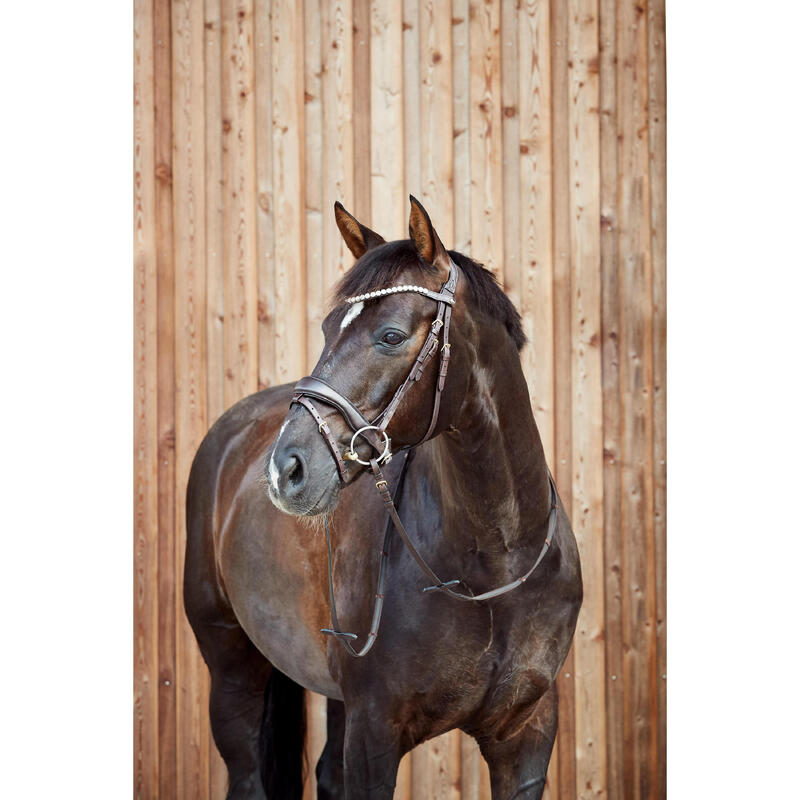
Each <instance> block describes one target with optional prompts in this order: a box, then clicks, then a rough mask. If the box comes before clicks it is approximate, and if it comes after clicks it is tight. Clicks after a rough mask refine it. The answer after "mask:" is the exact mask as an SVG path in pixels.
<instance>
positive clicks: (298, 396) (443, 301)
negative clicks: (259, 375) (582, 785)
mask: <svg viewBox="0 0 800 800" xmlns="http://www.w3.org/2000/svg"><path fill="white" fill-rule="evenodd" d="M458 277H459V270H458V267H457V266H456V265H455V263H454V262H453V260H452V259H451V260H450V273H449V276H448V278H447V281H445V283H444V284H443V285H442V288H441V290H440V291H439V292H434V291H431V290H430V289H426V288H425V287H423V286H410V285H402V286H392V287H389V288H386V289H379V290H377V291H374V292H367V293H366V294H360V295H357V296H356V297H349V298H348V299H347V302H348V303H349V304H351V305H352V304H353V303H359V302H365V301H368V300H374V299H377V298H380V297H385V296H387V295H390V294H398V293H401V292H414V293H417V294H421V295H423V296H425V297H428V298H430V299H431V300H434V301H435V302H436V317H435V318H434V320H433V322H432V323H431V328H430V331H429V332H428V335H427V337H426V339H425V342H424V344H423V345H422V348H421V349H420V351H419V354H418V355H417V358H416V359H415V361H414V364H413V365H412V367H411V371H410V372H409V373H408V375H407V376H406V379H405V380H404V381H403V382H402V383H401V384H400V386H399V387H398V389H397V391H396V392H395V393H394V396H393V397H392V399H391V400H390V401H389V404H388V405H387V406H386V408H384V409H383V411H381V413H380V414H378V415H377V417H375V419H374V420H372V422H369V421H368V420H367V419H366V417H364V415H363V414H362V413H361V412H360V411H359V410H358V409H357V408H356V407H355V405H354V404H353V403H352V402H351V401H350V400H349V399H348V398H347V397H345V396H344V395H343V394H341V392H339V391H337V390H336V389H334V387H333V386H331V385H330V384H329V383H328V382H327V381H324V380H323V379H322V378H317V377H314V376H313V375H311V376H308V377H305V378H301V379H300V380H299V381H298V382H297V384H296V385H295V391H294V395H293V396H292V400H291V403H290V405H292V404H295V403H297V404H298V405H301V406H302V407H303V408H305V409H306V410H307V411H308V412H309V414H311V416H312V417H313V419H314V422H316V423H317V427H318V429H319V432H320V433H321V434H322V436H323V438H324V440H325V442H326V444H327V445H328V448H329V449H330V451H331V454H332V455H333V458H334V461H335V462H336V467H337V469H338V471H339V477H340V478H341V480H342V483H349V481H350V480H352V477H353V476H352V475H351V474H350V473H349V472H348V469H347V465H346V464H345V461H348V462H351V463H352V462H356V463H358V464H363V465H365V466H369V467H370V469H371V470H372V473H373V475H374V477H375V488H376V489H377V490H378V492H379V494H380V495H381V498H382V499H383V502H384V505H385V506H386V510H387V511H388V513H389V521H388V522H387V525H386V533H385V534H384V539H383V546H382V548H381V561H380V567H379V571H378V588H377V591H376V593H375V603H374V607H373V612H372V623H371V625H370V632H369V635H368V636H367V641H366V643H365V645H364V647H363V648H362V649H361V650H360V651H358V650H356V649H355V648H354V647H353V646H352V645H351V644H350V641H349V640H350V639H357V638H358V636H357V635H356V634H355V633H346V632H345V631H343V630H341V628H340V626H339V619H338V615H337V613H336V600H335V598H334V594H333V552H332V548H331V535H330V528H329V525H328V516H327V514H325V515H324V522H325V538H326V540H327V545H328V589H329V594H330V607H331V623H332V624H333V627H332V628H323V629H322V633H325V634H329V635H331V636H335V637H336V638H337V639H338V640H339V641H340V642H341V643H342V645H343V646H344V647H345V649H346V650H347V651H348V652H349V653H350V654H351V655H352V656H355V657H356V658H360V657H362V656H365V655H366V654H367V653H368V652H369V651H370V649H371V648H372V645H373V644H374V643H375V639H376V638H377V636H378V629H379V627H380V621H381V613H382V611H383V599H384V586H385V581H386V564H387V561H388V558H389V541H390V537H391V532H392V529H393V526H394V528H396V529H397V532H398V533H399V534H400V538H401V539H402V540H403V543H404V544H405V546H406V547H407V548H408V551H409V552H410V553H411V555H412V557H413V558H414V560H415V561H416V562H417V564H419V566H420V568H421V569H422V570H423V572H425V573H426V574H427V575H428V577H429V578H430V579H431V580H433V585H431V586H428V587H426V588H424V589H423V592H431V591H443V592H445V593H446V594H448V595H450V596H451V597H453V598H455V599H457V600H470V601H479V600H489V599H491V598H493V597H498V596H500V595H502V594H505V593H506V592H510V591H511V590H512V589H516V588H517V587H518V586H521V585H522V584H523V583H524V582H525V581H526V580H527V579H528V578H529V577H530V576H531V575H532V574H533V571H534V570H535V569H536V567H537V566H539V563H540V562H541V560H542V559H543V558H544V556H545V553H546V552H547V550H548V549H549V547H550V544H551V542H552V540H553V534H554V533H555V528H556V516H557V514H556V512H557V510H558V494H557V493H556V488H555V484H554V483H553V478H552V476H551V475H550V473H549V471H548V480H549V485H550V514H549V517H548V525H547V536H546V538H545V541H544V544H543V545H542V549H541V550H540V552H539V555H538V558H537V559H536V561H535V563H534V565H533V566H532V567H531V568H530V569H529V570H528V572H526V573H525V574H524V575H523V576H522V577H521V578H517V579H516V580H514V581H511V582H510V583H507V584H505V585H504V586H500V587H498V588H496V589H492V590H491V591H488V592H484V593H483V594H479V595H469V594H463V593H461V592H456V591H454V590H453V589H452V588H451V587H453V586H455V585H456V584H463V581H461V580H459V579H455V580H450V581H442V580H441V578H439V576H438V575H437V574H436V572H434V570H433V569H432V568H431V567H430V566H429V565H428V563H427V561H425V559H424V558H423V556H422V555H421V553H420V552H419V550H418V549H417V547H416V545H414V543H413V542H412V541H411V539H410V537H409V535H408V533H407V532H406V529H405V527H404V525H403V523H402V521H401V520H400V517H399V515H398V513H397V509H396V507H395V504H394V500H393V499H392V495H391V492H390V491H389V484H388V482H387V481H386V479H385V478H384V477H383V472H382V471H381V465H382V464H386V463H388V462H389V460H390V459H391V458H392V449H391V440H390V439H389V436H388V434H387V432H386V429H387V427H388V425H389V423H390V422H391V420H392V417H393V416H394V414H395V412H396V411H397V408H398V407H399V405H400V402H401V400H402V399H403V396H404V395H405V393H406V392H407V391H408V389H409V388H410V387H411V386H412V385H413V384H415V383H416V382H417V381H419V379H420V378H421V377H422V373H423V371H424V370H425V368H426V367H427V365H428V364H429V363H430V361H432V360H433V358H434V357H435V356H436V353H437V352H438V351H439V334H440V333H441V336H442V347H441V354H442V355H441V359H440V361H439V376H438V379H437V381H436V385H435V389H434V400H433V412H432V414H431V420H430V423H429V425H428V430H427V432H426V433H425V435H424V436H423V437H422V439H420V440H419V441H418V442H417V443H416V444H415V445H411V446H407V447H404V448H402V449H403V450H405V451H406V452H405V453H404V461H403V466H402V468H401V470H400V477H399V480H398V484H397V489H396V492H395V494H396V496H397V497H398V498H399V497H400V495H401V493H402V489H403V484H404V482H405V475H406V469H407V467H408V465H409V463H410V462H411V460H412V459H413V457H414V449H415V448H416V447H418V446H419V445H421V444H422V443H423V442H425V441H427V440H428V439H430V437H431V436H432V435H433V433H434V431H435V430H436V423H437V422H438V419H439V406H440V404H441V396H442V392H443V391H444V386H445V383H446V381H447V367H448V364H449V361H450V314H451V311H452V308H453V305H454V304H455V292H456V285H457V284H458ZM312 398H313V399H314V400H320V401H322V402H323V403H326V404H328V405H331V406H334V407H335V408H336V409H338V411H339V412H340V413H341V415H342V417H343V419H344V420H345V422H346V423H347V424H348V426H349V427H350V429H351V430H352V431H353V435H352V437H351V439H350V447H349V448H348V449H347V450H346V451H345V452H344V453H341V452H340V451H339V444H338V442H337V441H336V439H335V437H334V436H333V433H332V432H331V429H330V426H329V425H328V423H327V422H326V421H325V419H324V418H323V417H322V415H321V414H320V413H319V411H318V410H317V408H316V406H315V405H314V403H313V402H312ZM359 437H361V438H363V439H364V440H365V441H366V442H367V443H368V444H369V445H370V446H371V447H372V449H373V450H374V451H375V452H374V455H373V456H372V457H370V458H369V460H368V461H365V460H363V459H361V458H359V456H358V453H357V452H356V440H357V439H358V438H359Z"/></svg>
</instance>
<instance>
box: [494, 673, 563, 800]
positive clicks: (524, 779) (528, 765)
mask: <svg viewBox="0 0 800 800" xmlns="http://www.w3.org/2000/svg"><path fill="white" fill-rule="evenodd" d="M557 728H558V700H557V695H556V687H555V684H553V685H552V686H550V688H549V689H548V690H547V691H546V692H545V693H544V694H543V695H542V697H541V698H540V699H539V701H538V702H537V703H536V707H535V708H534V711H533V714H531V716H530V718H529V719H528V721H527V722H526V723H525V725H524V726H523V727H522V729H521V730H520V731H519V732H517V733H515V734H514V735H513V736H511V738H509V739H506V740H504V741H497V740H496V739H494V738H492V737H491V736H490V737H485V738H481V739H479V744H480V748H481V752H482V753H483V757H484V758H485V759H486V762H487V763H488V765H489V774H490V777H491V784H492V800H540V798H541V797H542V794H543V793H544V784H545V779H546V778H547V765H548V764H549V763H550V754H551V753H552V751H553V742H554V741H555V738H556V730H557Z"/></svg>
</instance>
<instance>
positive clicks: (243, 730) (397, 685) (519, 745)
mask: <svg viewBox="0 0 800 800" xmlns="http://www.w3.org/2000/svg"><path fill="white" fill-rule="evenodd" d="M334 213H335V217H336V222H337V226H338V228H339V231H340V232H341V234H342V237H343V239H344V242H345V244H346V245H347V247H348V248H349V250H350V251H351V253H352V254H353V256H354V257H355V259H356V261H355V263H354V265H353V266H352V267H351V268H350V270H349V271H347V272H346V273H345V274H344V275H343V277H342V279H341V281H340V282H339V284H338V286H337V287H336V289H335V292H334V297H333V302H332V308H331V310H330V312H329V313H328V315H327V316H326V317H325V320H324V322H323V324H322V328H323V333H324V349H323V351H322V354H321V356H320V358H319V361H318V362H317V364H316V366H315V367H314V370H313V372H312V374H311V375H310V376H309V377H307V378H304V379H302V380H301V381H299V382H298V383H297V384H294V385H284V386H275V387H271V388H268V389H265V390H263V391H260V392H258V393H256V394H253V395H251V396H249V397H246V398H245V399H243V400H241V401H240V402H238V403H237V404H236V405H234V406H233V407H232V408H231V409H229V410H228V411H227V412H226V413H225V414H223V416H222V417H221V418H220V419H219V420H218V421H217V422H216V423H215V424H214V426H213V427H212V428H211V429H210V431H209V432H208V434H207V435H206V437H205V438H204V440H203V442H202V443H201V445H200V447H199V448H198V450H197V453H196V456H195V459H194V461H193V464H192V468H191V473H190V477H189V481H188V486H187V498H186V521H187V541H186V559H185V571H184V576H185V577H184V606H185V610H186V614H187V617H188V619H189V622H190V624H191V626H192V629H193V631H194V633H195V636H196V639H197V643H198V645H199V648H200V651H201V653H202V655H203V658H204V660H205V662H206V664H207V666H208V669H209V672H210V678H211V681H210V698H209V713H210V721H211V729H212V733H213V736H214V740H215V743H216V745H217V748H218V749H219V752H220V754H221V755H222V758H223V759H224V761H225V764H226V766H227V770H228V776H229V782H228V793H227V797H228V798H229V800H234V799H238V798H269V800H276V798H277V799H282V798H300V797H301V795H302V784H303V778H304V770H305V756H304V749H303V748H304V725H305V721H304V691H305V690H312V691H314V692H318V693H320V694H322V695H324V696H325V697H326V698H327V720H328V721H327V741H326V744H325V747H324V750H323V753H322V756H321V757H320V759H319V762H318V764H317V765H316V775H317V779H318V797H319V798H326V799H327V798H346V800H362V799H366V798H370V799H371V800H384V799H385V800H388V799H389V798H391V797H392V796H393V793H394V786H395V782H396V775H397V769H398V765H399V762H400V759H401V758H402V756H403V755H404V754H405V753H406V752H408V751H409V750H411V749H412V748H413V747H415V746H416V745H418V744H419V743H421V742H423V741H425V740H427V739H430V738H432V737H435V736H439V735H440V734H443V733H445V732H447V731H450V730H453V729H460V730H462V731H464V732H466V733H467V734H469V735H470V736H472V737H474V738H475V739H476V740H477V742H478V745H479V747H480V751H481V753H482V755H483V757H484V758H485V759H486V761H487V763H488V766H489V771H490V777H491V791H492V798H493V800H501V799H502V800H510V798H519V799H520V800H521V799H523V798H525V799H526V800H527V799H530V798H540V797H541V796H542V793H543V791H544V784H545V778H546V774H547V766H548V763H549V760H550V755H551V751H552V747H553V741H554V738H555V735H556V729H557V725H558V703H557V695H556V685H555V680H556V676H557V675H558V672H559V670H560V669H561V666H562V664H563V662H564V659H565V658H566V655H567V651H568V649H569V646H570V643H571V640H572V637H573V634H574V631H575V625H576V620H577V616H578V611H579V609H580V606H581V601H582V581H581V569H580V560H579V555H578V548H577V545H576V541H575V537H574V535H573V532H572V528H571V526H570V522H569V519H568V517H567V515H566V513H565V511H564V509H563V506H562V504H561V501H560V499H559V498H558V494H557V491H556V489H555V485H554V483H553V480H552V477H551V475H550V472H549V469H548V467H547V464H546V460H545V454H544V450H543V447H542V442H541V439H540V436H539V432H538V429H537V427H536V423H535V422H534V418H533V413H532V410H531V404H530V399H529V394H528V387H527V384H526V381H525V377H524V375H523V371H522V367H521V363H520V356H519V352H520V350H521V348H522V347H523V346H524V345H525V336H524V333H523V330H522V325H521V320H520V316H519V314H518V312H517V311H516V309H515V308H514V306H513V304H512V303H511V301H510V300H509V299H508V297H507V296H506V295H505V294H504V293H503V291H502V290H501V288H500V286H499V285H498V284H497V282H496V281H495V279H494V277H493V275H492V273H491V272H489V271H488V270H486V269H485V268H484V267H483V266H481V265H480V264H478V263H477V262H475V261H473V260H472V259H471V258H469V257H467V256H465V255H463V254H461V253H458V252H456V251H454V250H453V251H448V250H446V249H445V247H444V245H443V244H442V242H441V240H440V238H439V236H438V234H437V232H436V230H435V229H434V227H433V224H432V223H431V220H430V217H429V215H428V213H427V211H426V210H425V209H424V208H423V207H422V205H421V204H420V203H419V201H417V200H416V199H415V198H414V197H411V210H410V215H409V238H408V239H403V240H398V241H390V242H386V241H385V240H384V239H383V237H381V236H380V235H379V234H377V233H376V232H375V231H373V230H371V229H370V228H368V227H367V226H365V225H363V224H362V223H360V222H359V221H358V220H356V218H355V217H354V216H352V215H351V214H350V213H349V212H347V211H346V210H345V209H344V208H343V207H342V206H341V204H339V203H336V205H335V208H334ZM440 340H443V341H440Z"/></svg>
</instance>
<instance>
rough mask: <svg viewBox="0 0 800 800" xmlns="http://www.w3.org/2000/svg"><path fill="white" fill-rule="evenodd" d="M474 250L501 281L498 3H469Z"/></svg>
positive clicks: (473, 0)
mask: <svg viewBox="0 0 800 800" xmlns="http://www.w3.org/2000/svg"><path fill="white" fill-rule="evenodd" d="M469 54H470V73H469V96H470V102H469V109H470V113H469V127H470V185H471V190H472V191H471V198H470V209H471V228H472V235H471V238H472V247H471V250H472V254H473V255H474V256H475V257H476V258H477V259H478V260H479V261H481V262H482V263H483V264H485V266H486V268H487V269H489V270H491V271H492V272H493V273H494V274H495V275H496V276H497V278H498V280H499V281H500V282H501V284H502V282H503V142H502V138H503V134H502V126H501V122H500V114H501V105H502V95H501V92H500V69H501V62H500V2H499V0H489V1H487V0H470V4H469Z"/></svg>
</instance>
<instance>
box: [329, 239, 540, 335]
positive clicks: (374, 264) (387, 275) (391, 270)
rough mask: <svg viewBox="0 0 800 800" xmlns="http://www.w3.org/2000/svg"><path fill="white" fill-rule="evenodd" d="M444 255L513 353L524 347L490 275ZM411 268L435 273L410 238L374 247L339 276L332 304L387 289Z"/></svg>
mask: <svg viewBox="0 0 800 800" xmlns="http://www.w3.org/2000/svg"><path fill="white" fill-rule="evenodd" d="M448 253H449V254H450V258H452V259H453V261H455V263H456V265H457V266H458V267H459V269H460V270H461V272H462V274H463V275H464V278H465V279H466V281H467V283H468V284H469V288H470V291H471V293H472V297H473V299H474V301H475V304H476V305H477V307H478V309H479V310H480V311H482V312H484V313H485V314H487V315H489V316H491V317H493V318H494V319H496V320H498V321H499V322H502V323H503V325H505V328H506V330H507V331H508V335H509V336H510V337H511V338H512V340H513V341H514V344H515V345H516V347H517V350H521V349H522V346H523V345H524V344H525V333H524V332H523V330H522V321H521V319H520V316H519V312H518V311H517V309H516V308H514V304H513V303H512V302H511V301H510V300H509V299H508V297H507V296H506V294H505V292H503V290H502V289H501V288H500V286H499V285H498V283H497V280H496V279H495V277H494V275H493V274H492V273H491V272H489V270H488V269H486V268H485V267H484V266H483V265H482V264H479V263H478V262H477V261H473V260H472V259H471V258H469V256H465V255H464V254H463V253H458V252H456V251H455V250H448ZM412 268H415V269H418V270H419V271H420V272H422V273H423V274H427V275H431V274H433V273H434V271H435V268H434V267H432V266H431V265H430V264H428V263H427V262H426V261H424V260H423V259H422V258H420V256H419V254H418V253H417V249H416V247H414V244H413V243H412V242H411V240H410V239H401V240H400V241H397V242H389V243H387V244H384V245H381V246H380V247H376V248H374V249H373V250H370V251H369V252H367V253H365V254H364V255H363V256H362V257H361V259H359V260H358V261H357V262H356V263H355V264H354V265H353V267H352V268H351V269H350V270H349V271H348V272H346V273H345V274H344V275H343V276H342V279H341V280H340V281H339V283H338V285H337V286H336V288H335V289H334V303H336V304H338V303H341V302H343V301H344V300H345V299H346V298H348V297H353V296H354V295H357V294H364V292H370V291H372V290H373V289H381V288H384V287H387V286H391V285H392V283H393V282H394V281H395V280H396V279H397V277H398V276H399V275H400V273H401V272H403V271H404V270H406V269H412Z"/></svg>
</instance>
